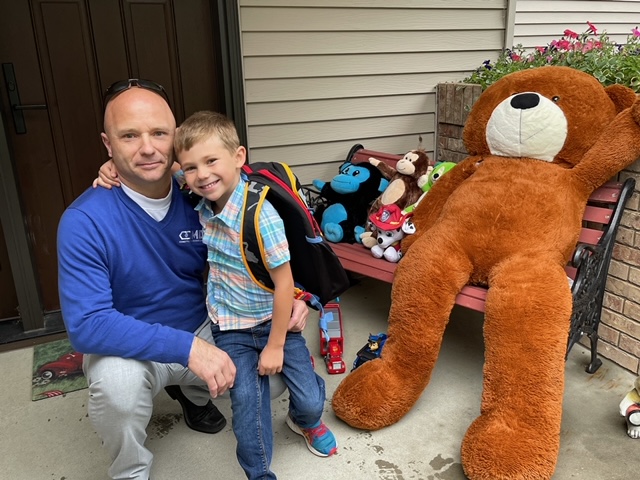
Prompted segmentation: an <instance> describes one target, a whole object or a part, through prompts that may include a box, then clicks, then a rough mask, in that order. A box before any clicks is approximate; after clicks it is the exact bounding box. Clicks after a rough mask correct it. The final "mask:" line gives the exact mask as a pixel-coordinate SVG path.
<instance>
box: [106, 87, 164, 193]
mask: <svg viewBox="0 0 640 480" xmlns="http://www.w3.org/2000/svg"><path fill="white" fill-rule="evenodd" d="M104 123H105V132H104V133H102V135H101V136H102V142H103V143H104V145H105V147H106V148H107V151H108V152H109V156H111V157H112V159H113V163H114V164H115V166H116V169H117V170H118V175H119V177H120V180H121V181H122V182H123V183H124V184H125V185H126V186H128V187H129V188H131V189H133V190H135V191H136V192H138V193H141V194H142V195H145V196H147V197H150V198H162V197H164V196H166V195H167V194H168V193H169V187H170V178H171V170H170V169H171V164H172V163H173V137H174V135H175V130H176V122H175V119H174V117H173V113H171V109H170V108H169V105H167V103H166V102H165V101H164V99H163V98H162V97H160V96H159V95H158V94H156V93H153V92H151V91H149V90H145V89H143V88H138V87H132V88H130V89H129V90H126V91H124V92H122V93H121V94H119V95H118V96H117V97H115V98H114V99H113V100H111V102H110V103H109V104H108V105H107V109H106V112H105V117H104Z"/></svg>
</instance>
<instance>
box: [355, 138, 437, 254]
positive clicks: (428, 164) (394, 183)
mask: <svg viewBox="0 0 640 480" xmlns="http://www.w3.org/2000/svg"><path fill="white" fill-rule="evenodd" d="M369 163H371V164H372V165H375V167H376V168H377V169H378V170H380V172H381V173H382V176H383V177H384V178H386V179H387V180H389V186H388V187H387V188H386V189H385V191H384V192H382V194H381V195H380V196H378V198H376V199H375V201H374V202H373V203H372V204H371V207H369V212H368V214H367V218H369V217H370V216H371V215H373V214H374V213H376V212H377V211H378V210H379V209H380V207H382V206H384V205H392V204H395V205H398V207H400V209H401V210H404V209H405V208H407V207H408V206H410V205H413V204H414V203H416V202H417V201H418V199H419V198H420V195H422V189H421V188H420V186H418V180H420V178H421V177H423V176H426V175H427V173H428V172H429V169H430V168H433V165H432V164H433V162H432V161H431V159H430V158H429V156H428V155H427V153H426V152H425V151H424V150H420V149H418V150H412V151H410V152H408V153H407V154H406V155H405V156H404V158H402V159H401V160H399V161H398V164H397V165H396V168H393V167H391V166H389V165H387V164H386V163H384V162H382V161H380V160H378V159H376V158H370V159H369ZM361 240H362V244H363V245H364V246H365V247H367V248H372V247H373V246H374V245H377V244H378V242H377V240H376V238H375V227H374V226H373V225H371V224H370V222H367V223H366V226H365V234H363V235H362V237H361Z"/></svg>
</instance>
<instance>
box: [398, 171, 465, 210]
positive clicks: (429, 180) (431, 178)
mask: <svg viewBox="0 0 640 480" xmlns="http://www.w3.org/2000/svg"><path fill="white" fill-rule="evenodd" d="M456 165H457V164H456V163H453V162H438V163H436V165H435V167H433V170H431V171H430V172H429V174H428V175H427V176H426V177H425V176H423V177H421V178H420V179H419V181H418V185H420V188H421V189H422V195H420V198H418V200H416V202H415V203H413V204H412V205H409V206H408V207H407V208H405V211H406V212H409V213H410V212H413V210H414V209H415V208H416V207H417V206H418V204H419V203H420V202H421V201H422V199H423V198H424V196H425V195H426V194H427V193H429V190H431V187H433V184H434V183H436V181H437V180H438V179H439V178H441V177H442V176H443V175H444V174H445V173H447V172H448V171H449V170H451V169H452V168H453V167H455V166H456Z"/></svg>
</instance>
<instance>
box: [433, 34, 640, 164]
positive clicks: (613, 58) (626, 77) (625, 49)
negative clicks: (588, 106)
mask: <svg viewBox="0 0 640 480" xmlns="http://www.w3.org/2000/svg"><path fill="white" fill-rule="evenodd" d="M587 25H588V28H587V30H586V31H584V32H583V33H576V32H573V31H571V30H568V29H567V30H565V31H564V34H563V35H562V37H560V38H559V39H558V40H552V41H551V42H549V44H548V45H547V46H545V47H536V48H535V49H532V50H525V49H524V48H523V47H522V45H517V46H515V47H513V48H507V49H505V50H503V51H502V52H501V53H500V55H499V56H498V58H497V59H496V60H495V61H491V60H485V61H484V62H483V63H482V65H480V66H479V67H478V68H477V69H476V70H475V71H474V72H473V73H471V75H469V76H468V77H466V78H465V79H464V80H463V81H462V82H461V83H441V84H438V86H437V109H438V125H437V142H438V156H437V160H438V161H452V162H458V161H460V160H461V159H462V158H464V157H465V156H466V152H465V149H464V145H463V144H462V128H463V126H464V123H465V121H466V119H467V116H468V113H469V110H470V109H471V106H472V105H473V103H474V102H475V101H476V100H477V99H478V97H479V96H480V94H481V93H482V91H483V90H484V89H486V88H487V87H488V86H489V85H491V84H492V83H494V82H495V81H497V80H498V79H500V78H502V77H503V76H505V75H508V74H509V73H513V72H517V71H520V70H525V69H527V68H534V67H542V66H545V65H562V66H567V67H572V68H577V69H578V70H582V71H584V72H587V73H589V74H591V75H593V76H594V77H595V78H597V79H598V80H599V81H600V82H601V83H602V84H603V85H605V86H606V85H611V84H614V83H618V84H621V85H626V86H628V87H631V88H632V89H634V90H635V91H636V92H638V93H640V30H639V29H638V28H637V27H636V28H633V29H632V30H631V33H630V34H629V35H628V36H627V40H626V43H625V44H618V43H616V42H613V41H612V40H611V39H610V38H609V36H608V35H607V33H606V32H602V33H600V34H598V30H597V28H596V26H595V25H593V24H592V23H590V22H587Z"/></svg>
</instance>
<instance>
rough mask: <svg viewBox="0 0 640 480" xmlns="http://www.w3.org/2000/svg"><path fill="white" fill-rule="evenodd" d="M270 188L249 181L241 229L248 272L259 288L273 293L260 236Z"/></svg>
mask: <svg viewBox="0 0 640 480" xmlns="http://www.w3.org/2000/svg"><path fill="white" fill-rule="evenodd" d="M268 192H269V186H268V185H264V184H261V183H258V182H256V181H255V180H254V179H249V182H248V184H247V188H246V189H245V191H244V203H243V205H242V219H241V225H242V226H241V228H240V245H241V246H242V248H241V249H240V251H241V253H242V261H243V262H244V264H245V266H246V267H247V272H249V275H251V278H252V279H253V281H254V282H255V283H256V284H258V286H260V287H262V288H263V289H265V290H267V291H268V292H271V293H273V291H274V290H273V288H274V285H273V282H272V281H271V276H270V275H269V270H268V269H267V267H266V259H265V255H264V244H263V243H262V236H261V235H260V225H259V221H260V212H261V210H262V205H263V204H264V200H265V198H266V196H267V193H268Z"/></svg>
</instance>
